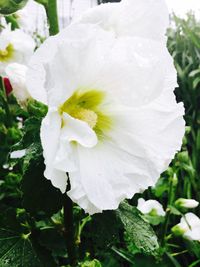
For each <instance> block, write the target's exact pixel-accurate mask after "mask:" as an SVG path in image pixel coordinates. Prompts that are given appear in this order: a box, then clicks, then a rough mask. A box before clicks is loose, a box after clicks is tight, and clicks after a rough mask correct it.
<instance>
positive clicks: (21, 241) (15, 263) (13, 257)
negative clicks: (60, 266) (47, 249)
mask: <svg viewBox="0 0 200 267" xmlns="http://www.w3.org/2000/svg"><path fill="white" fill-rule="evenodd" d="M0 266H1V267H43V265H42V264H41V262H40V260H39V259H38V257H37V255H36V252H35V250H34V248H33V246H32V244H31V242H30V240H29V238H28V236H25V235H21V236H20V235H19V234H18V233H15V232H12V231H11V230H8V229H0Z"/></svg>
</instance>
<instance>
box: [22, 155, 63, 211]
mask: <svg viewBox="0 0 200 267" xmlns="http://www.w3.org/2000/svg"><path fill="white" fill-rule="evenodd" d="M44 169H45V166H44V159H43V157H42V156H40V155H39V156H38V157H35V158H33V159H31V161H30V163H29V165H28V167H26V172H25V175H24V177H23V181H22V191H23V204H24V207H25V209H26V210H27V211H29V212H30V213H31V214H33V215H37V214H38V213H41V212H42V213H44V214H46V215H47V216H51V215H53V214H54V213H56V212H58V211H59V210H60V209H61V207H62V194H61V192H60V190H59V189H57V188H55V187H54V186H52V184H51V182H50V181H49V180H47V179H46V178H45V177H44V175H43V173H44Z"/></svg>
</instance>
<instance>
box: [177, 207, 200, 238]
mask: <svg viewBox="0 0 200 267" xmlns="http://www.w3.org/2000/svg"><path fill="white" fill-rule="evenodd" d="M172 231H173V232H174V233H175V234H178V235H182V236H183V237H185V238H186V239H189V240H196V241H200V219H199V217H197V216H196V215H195V214H194V213H191V212H189V213H187V214H185V217H182V218H181V221H180V223H179V224H177V225H176V226H174V227H173V228H172Z"/></svg>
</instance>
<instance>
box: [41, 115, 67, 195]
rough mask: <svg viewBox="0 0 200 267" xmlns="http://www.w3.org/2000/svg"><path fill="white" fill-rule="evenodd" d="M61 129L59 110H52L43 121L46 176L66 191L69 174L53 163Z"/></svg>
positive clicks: (42, 139)
mask: <svg viewBox="0 0 200 267" xmlns="http://www.w3.org/2000/svg"><path fill="white" fill-rule="evenodd" d="M60 130H61V118H60V115H59V113H58V112H57V111H51V110H50V111H49V112H48V114H47V115H46V117H45V118H44V119H43V121H42V126H41V132H40V137H41V142H42V147H43V155H44V159H45V165H46V169H45V172H44V176H45V177H46V178H47V179H49V180H51V182H52V184H53V185H54V186H55V187H57V188H59V189H60V190H61V191H62V192H63V193H64V192H65V190H66V186H67V175H66V173H65V172H63V171H60V170H57V169H56V168H55V167H54V166H53V164H52V162H53V161H54V157H55V154H56V152H57V149H58V145H59V136H60Z"/></svg>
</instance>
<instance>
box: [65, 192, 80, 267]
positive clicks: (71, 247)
mask: <svg viewBox="0 0 200 267" xmlns="http://www.w3.org/2000/svg"><path fill="white" fill-rule="evenodd" d="M63 204H64V226H65V240H66V246H67V252H68V258H69V264H70V265H71V266H72V267H76V266H77V257H76V252H77V251H76V243H75V228H74V222H73V202H72V201H71V199H70V198H69V197H68V196H67V194H65V195H64V203H63Z"/></svg>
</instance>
